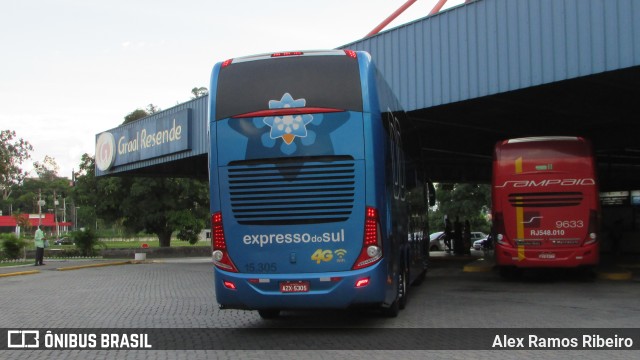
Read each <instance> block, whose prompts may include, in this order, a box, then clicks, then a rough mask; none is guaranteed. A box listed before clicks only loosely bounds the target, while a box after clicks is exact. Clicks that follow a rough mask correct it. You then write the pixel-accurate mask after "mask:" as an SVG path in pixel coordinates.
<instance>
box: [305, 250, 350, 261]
mask: <svg viewBox="0 0 640 360" xmlns="http://www.w3.org/2000/svg"><path fill="white" fill-rule="evenodd" d="M334 254H335V255H336V256H337V257H338V258H337V260H336V261H337V262H344V256H345V255H346V254H347V251H346V250H345V249H337V250H335V251H331V250H322V249H318V250H316V251H315V252H314V253H313V255H311V260H313V261H315V262H316V264H320V263H321V262H329V261H331V260H333V255H334Z"/></svg>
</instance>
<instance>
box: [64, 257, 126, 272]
mask: <svg viewBox="0 0 640 360" xmlns="http://www.w3.org/2000/svg"><path fill="white" fill-rule="evenodd" d="M127 264H133V262H132V261H131V260H127V261H117V262H109V263H100V264H87V265H77V266H67V267H61V268H57V269H56V270H58V271H68V270H78V269H87V268H94V267H104V266H114V265H127Z"/></svg>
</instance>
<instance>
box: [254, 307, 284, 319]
mask: <svg viewBox="0 0 640 360" xmlns="http://www.w3.org/2000/svg"><path fill="white" fill-rule="evenodd" d="M258 314H259V315H260V317H261V318H263V319H275V318H277V317H278V315H280V310H277V309H267V310H258Z"/></svg>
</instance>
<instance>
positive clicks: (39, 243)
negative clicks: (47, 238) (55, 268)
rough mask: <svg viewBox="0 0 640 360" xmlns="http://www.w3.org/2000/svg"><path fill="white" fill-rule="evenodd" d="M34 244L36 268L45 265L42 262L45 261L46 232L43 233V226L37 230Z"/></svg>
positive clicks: (39, 226)
mask: <svg viewBox="0 0 640 360" xmlns="http://www.w3.org/2000/svg"><path fill="white" fill-rule="evenodd" d="M34 242H35V245H36V266H38V265H44V263H43V262H42V260H43V259H44V232H43V231H42V226H41V225H38V229H37V230H36V235H35V237H34Z"/></svg>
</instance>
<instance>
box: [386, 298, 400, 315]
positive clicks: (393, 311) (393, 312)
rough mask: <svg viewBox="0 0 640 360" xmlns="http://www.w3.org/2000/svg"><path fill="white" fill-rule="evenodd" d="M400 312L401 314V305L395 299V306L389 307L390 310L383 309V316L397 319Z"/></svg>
mask: <svg viewBox="0 0 640 360" xmlns="http://www.w3.org/2000/svg"><path fill="white" fill-rule="evenodd" d="M399 312H400V304H398V299H395V300H394V301H393V304H391V306H389V307H388V308H386V307H383V308H382V315H384V316H386V317H390V318H394V317H397V316H398V313H399Z"/></svg>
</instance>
